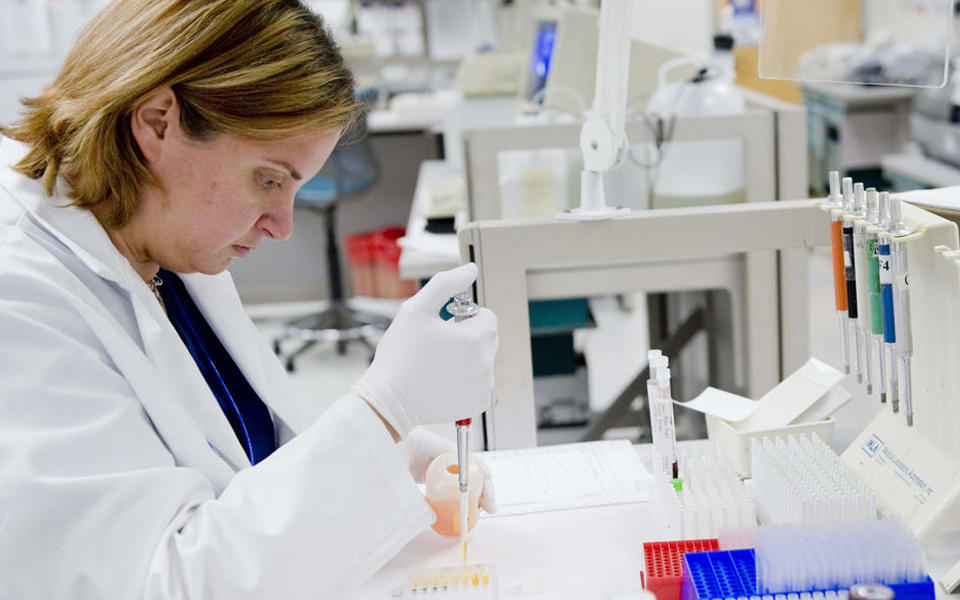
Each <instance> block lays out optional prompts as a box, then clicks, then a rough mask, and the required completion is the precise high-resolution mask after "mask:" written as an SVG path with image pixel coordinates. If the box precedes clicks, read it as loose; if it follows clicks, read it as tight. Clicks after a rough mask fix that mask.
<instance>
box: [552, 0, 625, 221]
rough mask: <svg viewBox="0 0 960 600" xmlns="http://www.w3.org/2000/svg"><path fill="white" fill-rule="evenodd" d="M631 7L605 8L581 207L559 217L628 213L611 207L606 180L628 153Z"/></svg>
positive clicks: (585, 130) (620, 1)
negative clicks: (605, 188) (627, 127)
mask: <svg viewBox="0 0 960 600" xmlns="http://www.w3.org/2000/svg"><path fill="white" fill-rule="evenodd" d="M632 7H633V3H632V2H630V1H629V0H607V1H606V2H604V3H603V5H602V7H601V9H600V34H599V38H598V39H599V44H598V48H597V78H596V83H595V86H594V90H595V91H594V97H593V105H592V107H591V109H590V111H589V112H588V113H587V117H586V120H585V121H584V123H583V127H582V128H581V130H580V150H581V152H583V171H582V172H581V173H580V206H579V207H577V208H573V209H571V210H569V211H565V212H562V213H559V214H558V215H557V216H558V217H559V218H564V219H574V220H586V221H593V220H598V219H609V218H612V217H616V216H622V215H625V214H627V213H628V212H629V210H627V209H624V208H611V207H608V206H607V202H606V197H605V195H604V182H603V175H604V173H606V172H608V171H611V170H614V169H616V168H617V167H619V166H620V165H622V164H623V161H624V160H626V157H627V152H629V142H628V141H627V136H626V131H625V124H626V119H627V85H628V83H629V77H630V31H629V29H630V21H631V19H630V14H631V9H632Z"/></svg>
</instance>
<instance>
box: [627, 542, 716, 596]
mask: <svg viewBox="0 0 960 600" xmlns="http://www.w3.org/2000/svg"><path fill="white" fill-rule="evenodd" d="M719 549H720V546H719V543H718V541H717V540H716V539H703V540H680V541H669V542H646V543H645V544H644V545H643V564H644V583H645V584H646V589H647V591H649V592H652V593H653V594H654V595H655V596H656V597H657V600H680V587H681V582H682V581H683V555H684V554H686V553H687V552H709V551H711V550H719Z"/></svg>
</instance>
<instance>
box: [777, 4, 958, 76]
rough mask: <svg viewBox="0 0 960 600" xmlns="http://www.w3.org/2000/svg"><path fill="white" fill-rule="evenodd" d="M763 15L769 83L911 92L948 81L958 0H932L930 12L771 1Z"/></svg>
mask: <svg viewBox="0 0 960 600" xmlns="http://www.w3.org/2000/svg"><path fill="white" fill-rule="evenodd" d="M760 12H761V15H762V29H763V31H762V34H761V36H760V59H759V70H760V77H762V78H770V79H792V80H800V81H834V82H845V83H864V84H874V85H891V86H911V87H915V86H916V87H940V86H942V85H943V84H944V83H945V82H946V80H947V68H948V65H949V57H950V44H951V40H952V29H953V19H952V15H953V2H952V0H930V1H929V2H925V3H924V5H923V9H922V10H917V8H916V6H915V5H913V4H911V3H902V4H901V3H892V4H890V5H884V8H883V9H882V10H877V7H876V5H873V6H871V5H870V4H869V3H867V4H861V3H828V4H826V5H824V6H819V5H814V4H812V3H810V2H806V1H804V0H776V1H771V0H765V1H764V2H763V6H762V8H761V11H760Z"/></svg>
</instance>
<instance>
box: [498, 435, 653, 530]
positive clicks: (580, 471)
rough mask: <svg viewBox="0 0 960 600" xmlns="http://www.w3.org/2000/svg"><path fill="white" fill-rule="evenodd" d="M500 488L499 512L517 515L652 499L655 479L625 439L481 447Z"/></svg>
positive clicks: (499, 513) (506, 514)
mask: <svg viewBox="0 0 960 600" xmlns="http://www.w3.org/2000/svg"><path fill="white" fill-rule="evenodd" d="M482 456H483V460H484V462H486V464H487V466H488V467H489V468H490V474H491V477H492V478H493V484H494V486H496V489H497V506H498V508H499V510H498V512H497V514H495V515H487V514H486V513H481V515H482V516H483V517H484V518H494V517H498V516H508V515H519V514H526V513H533V512H545V511H552V510H567V509H571V508H583V507H587V506H604V505H609V504H623V503H628V502H644V501H646V500H649V499H650V487H651V485H652V480H651V477H650V474H649V473H648V472H647V469H646V467H644V465H643V463H642V462H641V461H640V457H639V456H638V455H637V452H636V450H635V449H634V448H633V446H632V445H631V444H630V442H628V441H626V440H618V441H602V442H587V443H582V444H564V445H561V446H542V447H539V448H525V449H522V450H497V451H493V452H484V453H482Z"/></svg>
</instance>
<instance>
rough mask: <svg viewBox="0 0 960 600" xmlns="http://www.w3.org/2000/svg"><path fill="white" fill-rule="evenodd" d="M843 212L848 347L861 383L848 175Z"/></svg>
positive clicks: (852, 206)
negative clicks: (848, 328) (849, 341)
mask: <svg viewBox="0 0 960 600" xmlns="http://www.w3.org/2000/svg"><path fill="white" fill-rule="evenodd" d="M857 189H858V190H862V189H863V184H862V183H858V184H857ZM843 212H844V214H843V278H844V281H845V283H846V286H847V316H848V317H849V321H850V335H851V338H852V339H853V343H852V344H851V348H850V349H851V351H852V352H853V362H852V364H851V371H852V373H853V374H854V375H856V376H857V383H862V382H863V371H862V370H861V368H860V331H859V328H858V326H857V315H858V312H857V273H856V267H855V263H854V260H853V257H854V254H853V252H854V248H853V222H854V220H855V218H856V217H855V214H856V195H855V193H854V191H853V186H852V180H851V179H850V178H849V177H844V178H843Z"/></svg>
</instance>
